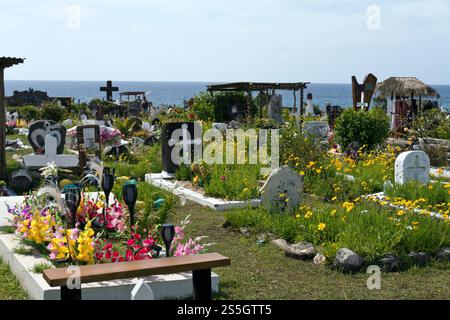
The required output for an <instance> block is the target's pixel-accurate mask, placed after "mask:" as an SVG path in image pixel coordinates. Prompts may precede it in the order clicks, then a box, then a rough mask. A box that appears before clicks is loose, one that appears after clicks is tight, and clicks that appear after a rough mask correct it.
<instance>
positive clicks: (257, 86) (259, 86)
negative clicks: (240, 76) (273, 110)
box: [207, 82, 310, 117]
mask: <svg viewBox="0 0 450 320" xmlns="http://www.w3.org/2000/svg"><path fill="white" fill-rule="evenodd" d="M308 84H310V82H286V83H278V82H273V83H271V82H232V83H224V84H214V85H208V86H207V88H208V89H207V91H209V92H214V91H243V92H247V108H246V110H245V113H246V116H249V115H250V110H251V102H252V92H254V91H256V92H259V93H260V97H262V93H266V99H268V96H269V91H272V94H274V93H275V90H284V91H292V93H293V95H294V106H293V112H294V113H295V112H296V110H297V94H296V93H297V91H299V97H300V106H299V107H300V115H301V114H303V101H304V90H305V89H306V88H307V85H308ZM266 104H269V101H266ZM260 105H261V106H262V103H260ZM259 116H260V117H262V107H261V108H260V109H259Z"/></svg>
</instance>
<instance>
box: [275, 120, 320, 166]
mask: <svg viewBox="0 0 450 320" xmlns="http://www.w3.org/2000/svg"><path fill="white" fill-rule="evenodd" d="M280 133H281V136H280V163H282V164H283V165H288V166H290V167H291V168H293V169H295V170H296V171H304V170H305V169H306V167H307V165H308V164H309V163H310V162H319V161H320V160H321V159H323V157H324V156H325V155H326V150H325V148H324V146H323V145H321V144H318V143H316V142H315V141H314V139H308V138H307V137H305V136H304V135H303V133H302V130H301V128H300V127H299V126H298V125H297V124H296V123H295V122H291V123H289V124H288V125H287V126H286V127H284V128H282V130H281V131H280Z"/></svg>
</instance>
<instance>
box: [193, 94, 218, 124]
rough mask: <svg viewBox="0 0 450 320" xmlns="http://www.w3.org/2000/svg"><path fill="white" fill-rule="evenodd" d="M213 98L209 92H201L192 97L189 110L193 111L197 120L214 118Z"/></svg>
mask: <svg viewBox="0 0 450 320" xmlns="http://www.w3.org/2000/svg"><path fill="white" fill-rule="evenodd" d="M213 100H214V99H213V98H212V96H211V95H210V94H209V93H201V94H199V95H198V96H196V97H195V98H194V103H193V105H192V107H191V111H192V112H194V113H195V115H196V116H197V118H198V119H199V120H203V121H212V120H214V118H215V117H214V103H213Z"/></svg>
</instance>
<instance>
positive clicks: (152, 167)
mask: <svg viewBox="0 0 450 320" xmlns="http://www.w3.org/2000/svg"><path fill="white" fill-rule="evenodd" d="M134 153H135V156H134V158H135V159H134V162H136V163H129V162H127V161H116V160H114V161H113V160H105V161H104V166H105V167H111V168H115V169H116V176H118V177H120V176H127V177H131V178H134V179H138V180H139V179H140V180H142V179H144V178H145V175H146V174H147V173H152V172H161V146H160V145H159V144H156V145H154V146H151V147H147V146H140V147H138V148H137V149H134Z"/></svg>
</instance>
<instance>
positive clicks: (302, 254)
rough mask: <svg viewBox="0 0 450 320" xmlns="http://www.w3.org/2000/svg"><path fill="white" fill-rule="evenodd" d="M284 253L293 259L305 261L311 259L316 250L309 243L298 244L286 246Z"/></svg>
mask: <svg viewBox="0 0 450 320" xmlns="http://www.w3.org/2000/svg"><path fill="white" fill-rule="evenodd" d="M284 253H285V254H286V255H287V256H288V257H290V258H294V259H299V260H307V259H312V258H314V256H315V255H316V248H314V245H312V244H311V243H309V242H300V243H296V244H291V245H288V246H287V248H286V249H285V250H284Z"/></svg>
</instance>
